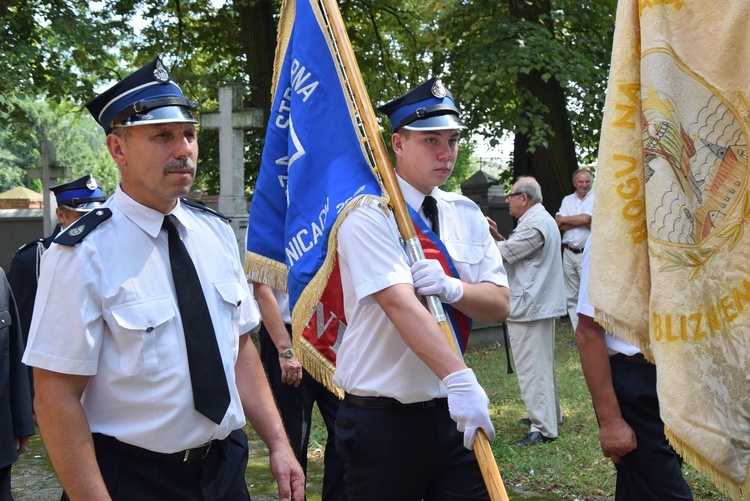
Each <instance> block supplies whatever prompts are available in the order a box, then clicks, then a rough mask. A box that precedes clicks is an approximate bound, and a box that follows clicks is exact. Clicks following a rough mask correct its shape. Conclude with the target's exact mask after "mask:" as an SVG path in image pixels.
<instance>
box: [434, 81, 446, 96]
mask: <svg viewBox="0 0 750 501" xmlns="http://www.w3.org/2000/svg"><path fill="white" fill-rule="evenodd" d="M432 95H433V96H435V97H437V98H444V97H445V96H447V95H448V91H447V90H446V89H445V86H444V85H443V82H441V81H440V80H439V79H438V80H435V83H434V84H432Z"/></svg>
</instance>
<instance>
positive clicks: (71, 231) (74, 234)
mask: <svg viewBox="0 0 750 501" xmlns="http://www.w3.org/2000/svg"><path fill="white" fill-rule="evenodd" d="M85 229H86V225H85V224H79V225H78V226H76V227H75V228H71V229H69V230H68V235H70V236H71V237H77V236H78V235H80V234H81V233H83V230H85Z"/></svg>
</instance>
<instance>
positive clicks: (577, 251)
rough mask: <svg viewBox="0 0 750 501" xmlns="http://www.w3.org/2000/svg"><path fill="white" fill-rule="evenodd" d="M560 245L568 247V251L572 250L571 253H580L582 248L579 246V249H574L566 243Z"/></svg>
mask: <svg viewBox="0 0 750 501" xmlns="http://www.w3.org/2000/svg"><path fill="white" fill-rule="evenodd" d="M562 247H563V249H568V250H569V251H570V252H572V253H573V254H580V253H581V252H583V248H581V249H576V248H575V247H571V246H570V245H568V244H562Z"/></svg>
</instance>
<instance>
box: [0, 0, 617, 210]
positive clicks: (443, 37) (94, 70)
mask: <svg viewBox="0 0 750 501" xmlns="http://www.w3.org/2000/svg"><path fill="white" fill-rule="evenodd" d="M615 3H616V0H596V1H595V2H578V1H574V0H528V1H526V0H506V1H505V2H500V3H498V2H493V1H490V0H474V1H472V2H465V1H462V0H447V1H438V0H404V1H401V2H390V1H383V0H343V1H342V2H340V9H341V12H342V15H343V17H344V19H345V22H346V24H347V28H348V32H349V35H350V39H351V41H352V46H353V48H354V51H355V54H356V56H357V59H358V62H359V66H360V69H361V71H362V75H363V79H364V81H365V84H366V86H367V88H368V92H369V96H370V99H371V100H372V101H373V103H374V104H376V105H377V104H382V103H383V102H386V101H388V100H390V99H392V98H393V97H395V96H398V95H400V94H402V93H404V92H406V91H407V90H408V89H409V88H412V87H414V86H416V85H417V84H419V83H421V82H422V81H424V80H425V79H426V78H427V77H429V76H432V75H439V76H442V77H443V79H444V81H445V83H446V85H447V86H448V87H449V88H450V89H451V90H453V92H454V94H455V95H456V97H457V100H458V102H459V105H460V106H461V107H462V111H463V112H464V117H465V118H466V121H467V123H468V125H469V126H470V127H471V129H470V132H471V133H479V134H481V135H484V136H485V137H489V138H490V139H491V141H495V142H497V141H500V139H501V138H502V137H505V136H507V134H508V133H513V134H515V138H516V148H515V155H514V168H515V174H521V173H530V174H533V175H536V176H537V177H539V178H540V181H541V182H542V185H543V186H544V187H545V199H546V203H547V205H548V207H550V208H553V209H554V208H556V207H554V206H555V205H556V203H559V200H558V201H557V202H556V201H555V200H556V199H558V198H561V197H562V195H564V194H566V193H567V192H569V191H570V190H571V186H570V173H571V172H572V171H573V170H574V169H575V168H576V167H577V165H578V164H579V163H583V162H588V161H590V159H591V158H593V155H594V154H595V150H596V146H597V144H598V127H599V125H598V124H599V122H600V119H601V107H602V105H603V101H604V98H603V96H604V87H605V85H606V74H607V71H608V64H609V50H610V45H611V36H612V30H613V26H614V22H613V16H614V6H615ZM279 6H280V1H279V0H232V1H227V2H225V3H216V2H213V1H211V0H177V1H165V0H140V1H136V0H103V1H102V2H99V3H90V2H84V1H82V0H54V1H53V2H52V3H41V2H23V1H22V0H4V1H3V2H0V16H2V17H1V18H0V20H1V21H2V27H1V28H2V32H3V35H5V36H4V38H3V40H4V42H0V56H2V57H0V71H3V73H4V75H8V77H7V78H4V79H3V81H2V83H0V91H1V92H0V96H2V97H0V109H2V105H3V104H4V103H5V102H6V101H7V99H9V97H8V96H11V97H12V96H15V95H16V94H17V93H18V92H19V89H22V90H23V92H24V93H25V94H26V95H33V96H35V97H36V96H49V97H56V96H67V97H70V98H71V99H72V100H73V101H74V102H76V103H79V104H82V103H84V102H85V101H86V100H88V99H89V98H90V97H91V96H93V95H94V89H95V88H98V89H100V88H101V87H102V86H105V85H108V84H110V83H111V82H113V81H115V80H116V79H119V78H122V77H123V76H124V75H125V74H127V72H129V71H132V70H134V69H135V68H137V67H139V66H141V65H143V64H145V63H146V62H147V61H149V60H151V59H152V58H153V57H154V56H156V55H160V56H162V57H163V59H164V61H165V63H166V64H167V66H168V67H169V68H170V70H171V71H172V72H173V74H174V75H175V78H176V79H177V80H178V81H179V82H180V83H181V85H182V87H183V90H184V91H185V93H186V94H187V95H189V96H190V97H191V98H193V99H196V100H198V101H199V102H200V103H201V110H202V111H208V110H215V109H216V107H217V103H216V100H217V85H219V84H221V83H225V82H240V83H242V84H244V85H245V86H246V88H247V90H248V93H247V102H246V103H245V105H246V106H249V107H250V106H251V107H258V108H261V109H262V110H263V111H264V113H265V114H266V116H268V113H269V111H270V99H271V94H270V90H271V78H272V74H273V60H274V52H275V43H276V23H277V22H278V9H279ZM380 119H381V122H382V124H383V125H384V127H383V129H384V131H387V132H386V135H387V134H388V132H389V131H388V126H387V123H385V119H384V117H382V116H381V117H380ZM263 136H264V131H262V130H258V131H249V132H247V134H246V156H245V158H246V165H245V173H246V180H247V186H248V187H249V189H251V187H252V186H253V184H254V179H255V177H256V175H257V169H258V166H259V162H260V156H261V155H260V153H261V151H262V145H263ZM200 162H201V164H200V171H199V172H200V177H199V179H198V180H197V186H198V187H200V188H202V189H205V190H209V191H215V190H216V189H217V188H218V164H219V162H218V142H217V134H216V131H202V132H201V156H200ZM469 170H470V169H469ZM470 173H471V172H469V171H467V175H468V174H470ZM456 174H457V176H458V175H459V172H458V170H457V173H456Z"/></svg>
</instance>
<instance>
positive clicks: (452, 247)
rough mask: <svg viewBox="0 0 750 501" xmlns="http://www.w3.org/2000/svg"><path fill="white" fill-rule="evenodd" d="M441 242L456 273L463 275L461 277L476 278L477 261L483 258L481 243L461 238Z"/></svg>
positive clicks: (477, 271)
mask: <svg viewBox="0 0 750 501" xmlns="http://www.w3.org/2000/svg"><path fill="white" fill-rule="evenodd" d="M443 243H444V244H445V248H446V249H447V250H448V254H450V257H451V259H452V260H453V265H454V266H455V267H456V270H457V271H458V274H459V275H460V276H461V277H463V278H462V279H464V278H465V279H467V281H470V280H476V279H477V278H478V273H479V263H481V262H482V259H483V258H484V249H483V247H482V244H481V243H475V242H470V241H463V240H446V241H444V242H443Z"/></svg>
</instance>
